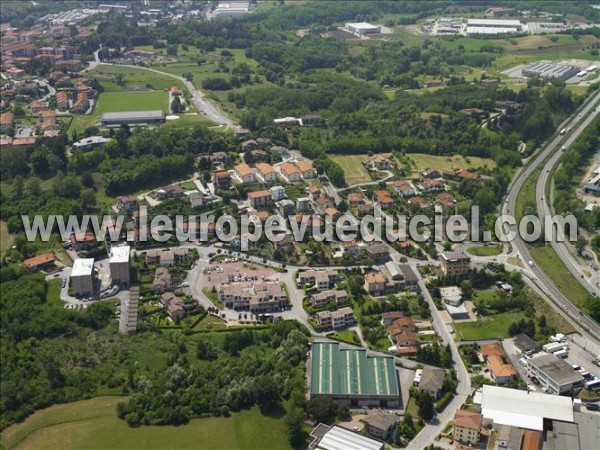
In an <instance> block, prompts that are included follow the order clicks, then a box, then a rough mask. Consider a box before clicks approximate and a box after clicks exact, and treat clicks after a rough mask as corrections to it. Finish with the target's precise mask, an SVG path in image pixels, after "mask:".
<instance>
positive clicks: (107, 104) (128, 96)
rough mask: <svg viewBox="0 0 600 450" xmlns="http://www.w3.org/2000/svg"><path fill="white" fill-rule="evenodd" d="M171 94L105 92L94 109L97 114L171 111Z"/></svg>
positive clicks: (157, 92) (155, 92)
mask: <svg viewBox="0 0 600 450" xmlns="http://www.w3.org/2000/svg"><path fill="white" fill-rule="evenodd" d="M168 102H169V94H168V93H166V92H164V91H142V92H103V93H102V94H100V98H99V99H98V104H97V105H96V107H95V108H94V113H95V114H102V113H105V112H119V111H148V110H151V109H160V110H162V111H165V112H167V111H168V110H169V108H168V107H169V105H168Z"/></svg>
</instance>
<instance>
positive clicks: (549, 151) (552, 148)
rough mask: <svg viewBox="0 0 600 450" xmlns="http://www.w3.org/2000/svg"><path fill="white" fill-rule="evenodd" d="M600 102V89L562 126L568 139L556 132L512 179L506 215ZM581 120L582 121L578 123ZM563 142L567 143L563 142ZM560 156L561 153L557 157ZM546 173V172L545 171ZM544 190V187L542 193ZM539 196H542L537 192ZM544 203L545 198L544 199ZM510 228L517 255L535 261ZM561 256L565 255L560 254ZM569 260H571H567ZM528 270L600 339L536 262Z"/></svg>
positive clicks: (599, 330) (599, 333) (594, 325)
mask: <svg viewBox="0 0 600 450" xmlns="http://www.w3.org/2000/svg"><path fill="white" fill-rule="evenodd" d="M599 101H600V92H596V93H595V94H593V96H592V97H591V98H590V100H589V101H588V102H587V103H586V104H585V105H584V106H583V107H582V108H581V109H580V110H579V111H577V113H576V114H575V115H574V116H572V118H571V119H570V120H568V121H565V123H564V124H563V125H562V127H565V128H569V129H571V130H574V131H572V133H571V134H570V135H569V136H568V137H566V138H565V136H562V135H557V136H555V137H554V139H552V140H551V141H550V142H549V143H548V144H547V145H546V146H545V147H544V148H543V149H542V150H541V151H540V152H539V153H538V154H537V155H536V156H535V157H534V158H533V160H532V161H531V163H530V164H529V165H528V166H526V167H525V168H524V169H523V170H521V171H520V172H519V173H517V175H516V176H515V178H514V179H513V181H512V182H511V183H510V185H509V188H508V193H507V196H506V201H505V203H504V205H503V207H502V213H503V214H505V215H512V214H514V213H515V206H516V202H517V197H518V195H519V192H520V191H521V188H522V187H523V185H524V183H525V182H526V181H527V179H528V178H529V177H530V176H531V175H532V174H533V173H534V172H535V171H536V169H537V168H538V167H540V166H541V165H542V164H543V163H544V161H545V160H546V159H547V158H548V157H550V156H551V155H554V157H557V158H558V157H560V155H561V154H562V151H561V147H562V146H563V145H564V146H567V147H568V146H570V145H572V143H573V142H574V141H575V140H576V139H577V138H578V137H579V135H580V134H581V133H582V132H583V130H584V129H585V128H586V127H587V126H588V125H589V123H590V122H591V121H592V119H593V117H595V115H596V114H597V113H596V111H595V108H596V106H597V105H598V103H599ZM580 115H581V116H580ZM580 121H581V123H580V124H579V122H580ZM563 141H564V142H563ZM557 155H558V156H557ZM544 173H545V172H544ZM543 191H544V189H543V188H542V192H543ZM538 198H541V196H539V195H538ZM539 203H540V202H538V208H540V204H539ZM542 203H543V201H542ZM544 213H547V210H544V209H540V217H542V216H541V214H544ZM510 231H512V232H515V233H516V238H515V239H514V240H513V241H512V242H511V244H512V245H513V249H514V250H515V252H516V254H517V255H518V256H519V257H520V258H521V261H523V262H524V263H525V265H527V262H528V261H532V258H531V255H530V254H529V251H528V249H527V244H526V243H525V242H524V241H523V240H522V239H521V238H520V236H519V234H518V229H517V226H511V227H510ZM561 258H563V257H562V256H561ZM563 260H564V258H563ZM567 261H568V260H567ZM526 270H527V271H529V272H531V273H532V274H533V275H534V278H533V280H534V282H535V283H536V284H537V286H538V287H539V288H540V289H541V290H542V291H544V292H545V293H546V294H547V295H548V296H549V297H550V298H551V299H552V300H553V301H554V302H555V304H556V305H558V307H559V308H562V309H563V311H565V312H566V313H567V314H568V315H569V316H570V317H572V318H574V320H575V321H576V322H578V323H579V325H580V326H581V327H583V328H585V329H587V330H588V334H590V336H591V337H592V338H594V339H596V340H597V339H598V337H599V336H600V325H598V323H596V322H595V321H593V320H592V319H590V318H589V317H587V316H585V315H583V314H582V313H581V312H580V310H579V308H578V307H577V306H575V305H573V304H572V303H571V302H570V301H569V299H568V298H567V297H566V296H565V295H563V293H562V292H560V290H559V289H558V288H557V287H556V286H555V285H554V283H553V282H552V280H551V279H550V278H549V277H548V276H547V275H546V274H545V273H544V271H543V270H541V269H540V268H539V267H538V266H537V265H535V264H534V265H533V266H532V267H527V268H526ZM576 278H577V279H578V280H581V278H580V277H576Z"/></svg>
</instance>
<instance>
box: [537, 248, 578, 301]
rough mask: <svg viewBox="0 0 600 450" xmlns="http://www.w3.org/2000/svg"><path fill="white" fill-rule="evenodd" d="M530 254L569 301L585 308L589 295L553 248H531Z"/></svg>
mask: <svg viewBox="0 0 600 450" xmlns="http://www.w3.org/2000/svg"><path fill="white" fill-rule="evenodd" d="M529 254H530V255H531V257H532V258H533V260H534V262H535V263H536V264H537V265H539V266H540V269H542V270H543V271H544V272H545V273H546V275H548V276H549V277H550V279H552V281H553V282H554V284H555V285H556V287H557V288H558V289H559V290H560V291H561V292H562V293H563V294H564V295H565V296H566V297H567V298H568V299H569V300H571V301H572V302H573V303H574V304H575V305H577V306H579V307H580V308H583V307H584V306H585V304H586V300H587V299H588V298H589V297H590V295H589V293H588V292H587V290H586V289H585V288H584V287H583V286H582V285H581V284H580V283H579V281H577V280H576V279H575V277H573V275H571V272H569V271H568V270H567V268H566V267H565V265H564V264H563V263H562V261H561V260H560V259H559V257H558V255H557V254H556V252H555V251H554V249H553V248H552V247H551V246H543V247H542V246H530V247H529Z"/></svg>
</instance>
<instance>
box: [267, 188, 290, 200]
mask: <svg viewBox="0 0 600 450" xmlns="http://www.w3.org/2000/svg"><path fill="white" fill-rule="evenodd" d="M269 191H270V192H271V197H273V201H274V202H278V201H279V200H283V199H284V198H285V197H286V195H285V188H284V187H283V186H271V187H270V188H269Z"/></svg>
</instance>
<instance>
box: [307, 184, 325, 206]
mask: <svg viewBox="0 0 600 450" xmlns="http://www.w3.org/2000/svg"><path fill="white" fill-rule="evenodd" d="M308 195H309V197H310V199H311V200H312V201H313V202H314V201H315V200H317V199H319V198H321V197H323V191H321V189H319V188H318V187H317V186H311V187H309V188H308Z"/></svg>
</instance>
